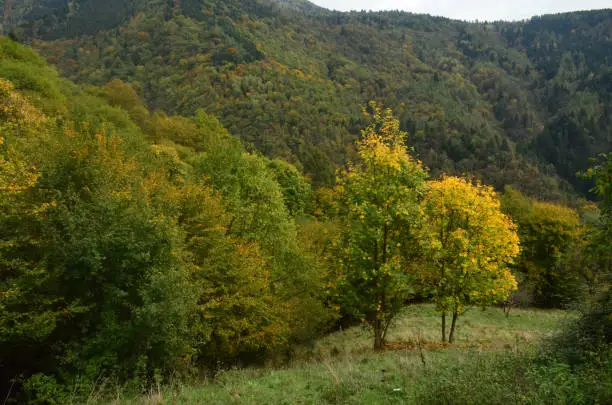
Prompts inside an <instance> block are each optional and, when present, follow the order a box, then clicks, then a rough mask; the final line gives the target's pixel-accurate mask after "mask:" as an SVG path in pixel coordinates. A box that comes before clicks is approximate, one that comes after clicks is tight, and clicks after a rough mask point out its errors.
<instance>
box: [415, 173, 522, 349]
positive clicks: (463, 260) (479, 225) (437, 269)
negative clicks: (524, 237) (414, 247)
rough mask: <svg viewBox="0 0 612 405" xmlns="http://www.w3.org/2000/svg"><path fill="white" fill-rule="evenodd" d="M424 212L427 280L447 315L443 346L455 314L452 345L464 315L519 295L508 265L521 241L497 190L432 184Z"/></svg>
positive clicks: (451, 181)
mask: <svg viewBox="0 0 612 405" xmlns="http://www.w3.org/2000/svg"><path fill="white" fill-rule="evenodd" d="M422 207H423V210H424V211H425V213H426V217H427V225H426V227H425V234H426V237H424V238H423V241H424V243H425V245H426V246H425V248H426V250H427V251H428V256H429V258H430V260H431V263H432V264H433V268H432V272H431V273H428V272H425V277H426V278H427V279H428V280H427V284H430V285H431V287H432V288H433V296H434V300H435V302H436V305H437V307H438V310H439V311H440V312H441V313H442V340H443V341H446V316H447V314H452V323H451V327H450V332H449V335H448V341H449V342H450V343H453V342H454V338H455V327H456V323H457V318H458V317H459V316H460V315H461V314H462V313H463V312H464V311H466V310H467V309H468V308H469V307H470V306H472V305H487V304H491V303H495V302H498V301H502V300H504V299H506V298H507V297H508V295H509V294H510V292H511V291H512V290H515V289H516V287H517V284H516V280H515V279H514V276H513V275H512V273H511V272H510V269H509V265H510V264H511V263H512V262H513V260H514V258H515V257H516V256H517V255H518V254H519V238H518V235H517V233H516V231H515V225H514V224H513V223H512V221H511V220H510V219H509V218H508V217H507V216H506V215H504V214H503V213H502V212H501V210H500V202H499V200H498V199H497V196H496V194H495V193H494V192H493V189H492V188H490V187H487V186H484V185H480V184H476V185H474V184H472V183H471V182H469V181H467V180H465V179H461V178H456V177H445V178H443V179H442V180H439V181H432V182H430V183H429V184H428V192H427V196H426V198H425V200H424V201H423V203H422Z"/></svg>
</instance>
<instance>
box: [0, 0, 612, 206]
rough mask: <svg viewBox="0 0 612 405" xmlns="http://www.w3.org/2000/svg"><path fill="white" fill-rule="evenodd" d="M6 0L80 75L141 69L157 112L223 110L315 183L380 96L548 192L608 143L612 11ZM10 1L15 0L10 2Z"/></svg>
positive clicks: (428, 139) (415, 134)
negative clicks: (513, 17) (488, 17)
mask: <svg viewBox="0 0 612 405" xmlns="http://www.w3.org/2000/svg"><path fill="white" fill-rule="evenodd" d="M8 4H9V1H8V0H5V2H4V22H5V25H4V29H5V31H7V32H9V31H10V32H11V33H12V35H13V36H14V37H16V38H19V39H21V40H24V41H33V45H34V46H35V47H36V48H37V49H38V50H39V51H41V52H42V53H43V55H46V57H47V58H48V60H49V61H50V62H51V63H53V64H55V65H57V66H58V68H59V69H60V71H61V72H62V74H63V75H65V76H67V77H69V78H71V79H73V80H75V81H77V82H80V83H91V84H96V85H101V84H104V83H106V82H108V81H110V80H112V79H114V78H119V79H121V80H124V81H126V82H130V83H131V84H132V85H133V86H134V87H135V88H136V89H137V90H138V92H139V94H140V96H141V97H142V98H143V99H144V101H145V104H146V106H147V107H148V108H149V109H150V110H152V111H153V110H157V109H161V110H163V111H166V112H167V113H170V114H181V115H187V116H189V115H192V114H194V113H195V111H196V110H197V109H199V108H203V109H205V111H206V112H207V113H210V114H213V115H215V116H217V117H219V119H220V120H221V121H222V122H223V124H224V125H225V126H226V127H227V128H228V129H229V130H230V132H231V133H232V134H234V135H236V136H239V137H240V138H241V139H242V140H243V141H244V142H245V143H246V144H247V146H248V147H251V148H254V149H257V150H259V151H261V152H263V153H264V154H266V155H268V156H272V157H281V158H284V159H286V160H289V161H290V162H292V163H295V164H297V165H298V166H299V167H301V168H302V169H303V170H304V171H305V172H306V173H308V174H309V175H310V176H311V177H312V179H313V182H314V183H315V184H329V183H332V182H333V180H334V170H335V168H336V167H337V165H339V164H342V163H344V162H346V160H347V158H348V157H350V156H351V155H352V153H353V150H352V145H353V141H354V140H355V138H356V137H357V136H358V134H359V128H360V127H362V124H363V122H362V115H361V108H362V107H363V106H364V105H365V104H366V103H367V102H368V101H369V100H377V101H380V102H382V103H384V104H385V105H387V106H389V107H392V108H393V109H394V111H395V113H396V114H397V115H398V116H399V118H400V121H401V124H402V126H403V127H404V129H406V130H407V131H409V133H410V134H411V136H410V139H409V142H410V144H411V145H412V146H414V148H415V150H416V152H417V154H418V156H419V157H420V158H421V159H422V160H423V161H424V163H425V164H426V165H427V166H429V167H430V168H432V170H433V172H434V173H433V174H434V175H435V174H437V173H439V172H451V173H471V174H473V175H476V176H478V177H480V178H482V179H484V180H485V181H486V182H488V183H490V184H493V185H494V186H496V187H498V188H501V187H503V186H504V185H508V184H509V185H513V186H515V187H516V188H520V189H521V190H523V191H526V192H527V193H529V194H531V195H533V196H536V197H539V198H546V199H558V198H561V197H562V196H564V195H565V194H566V193H567V192H568V191H574V190H577V191H579V192H583V193H584V192H586V191H587V190H588V188H590V184H588V183H585V182H584V181H583V180H579V179H578V178H577V177H576V172H578V171H580V170H584V169H585V168H586V167H587V166H588V160H589V158H590V157H593V156H596V155H597V154H598V153H601V152H606V151H608V150H610V145H611V139H610V137H611V135H610V134H611V128H612V121H611V120H612V119H611V118H610V117H612V114H610V112H611V109H612V104H611V101H612V100H611V94H612V88H611V86H612V84H611V83H612V80H611V79H612V68H611V64H610V62H611V61H612V11H611V10H602V11H593V12H583V13H572V14H563V15H557V16H544V17H540V18H534V19H532V20H530V21H527V22H522V23H502V22H500V23H491V24H488V23H485V24H474V23H464V22H458V21H452V20H448V19H445V18H439V17H430V16H424V15H415V14H410V13H404V12H377V13H362V12H352V13H341V12H331V11H328V10H325V9H322V8H319V7H317V6H314V5H312V4H311V3H308V2H307V1H301V0H291V1H273V0H247V1H237V0H230V1H218V0H181V1H177V0H175V1H169V0H130V1H97V0H81V1H65V0H64V1H59V0H46V1H40V2H36V3H35V4H34V3H33V2H31V1H27V0H21V1H20V0H12V2H10V5H8ZM7 5H8V6H7Z"/></svg>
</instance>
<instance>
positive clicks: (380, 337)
mask: <svg viewBox="0 0 612 405" xmlns="http://www.w3.org/2000/svg"><path fill="white" fill-rule="evenodd" d="M384 333H385V329H384V327H383V324H382V322H381V321H380V319H377V320H376V321H374V350H375V351H381V350H382V349H383V348H384V347H385V336H384Z"/></svg>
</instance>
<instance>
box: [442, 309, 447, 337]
mask: <svg viewBox="0 0 612 405" xmlns="http://www.w3.org/2000/svg"><path fill="white" fill-rule="evenodd" d="M442 341H443V342H446V312H442Z"/></svg>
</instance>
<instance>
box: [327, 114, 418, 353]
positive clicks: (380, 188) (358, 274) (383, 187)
mask: <svg viewBox="0 0 612 405" xmlns="http://www.w3.org/2000/svg"><path fill="white" fill-rule="evenodd" d="M370 106H371V108H372V109H373V110H374V113H373V114H372V116H371V118H372V124H371V125H369V126H368V127H367V128H366V129H364V130H363V131H362V139H361V141H360V142H359V143H358V145H357V146H358V155H359V159H358V160H357V161H356V162H353V163H351V164H350V165H349V167H348V169H347V170H346V171H344V172H343V173H341V176H340V178H339V184H338V189H337V199H338V203H339V204H340V206H341V207H342V208H343V209H344V210H345V215H344V216H343V218H344V219H343V224H342V231H341V232H340V235H339V239H338V243H337V246H336V253H337V254H336V261H337V263H336V268H337V272H338V274H336V275H335V278H336V279H335V283H332V284H335V285H334V286H333V289H335V290H336V292H335V294H334V295H337V301H338V304H339V307H340V308H341V310H342V311H343V312H344V314H345V315H349V316H353V317H358V318H361V319H362V320H363V321H364V322H367V323H368V324H369V325H370V326H371V327H372V330H373V334H374V349H375V350H380V349H382V348H383V347H384V343H385V336H386V333H387V329H388V327H389V325H390V323H391V320H392V319H393V317H394V316H395V315H396V314H397V313H398V311H399V310H400V309H401V308H402V307H403V306H404V305H405V303H406V300H407V299H408V298H409V297H410V296H411V295H412V293H413V290H412V278H411V271H409V270H410V267H411V266H412V265H413V263H414V261H413V260H412V258H413V257H414V255H415V252H414V249H413V247H415V246H417V245H418V243H417V242H416V237H417V231H418V229H420V227H421V225H422V224H421V219H422V210H421V207H420V206H419V202H420V199H421V197H422V195H423V191H424V185H425V178H426V177H427V173H426V171H425V169H424V168H423V166H422V165H421V163H420V162H419V161H417V160H415V159H413V158H412V157H411V156H410V154H409V152H408V148H407V147H406V146H405V137H406V134H405V133H404V132H402V131H401V130H400V126H399V121H398V120H396V119H394V118H393V114H392V112H391V110H389V109H387V110H384V111H383V110H382V109H380V108H379V107H377V106H376V104H371V105H370Z"/></svg>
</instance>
